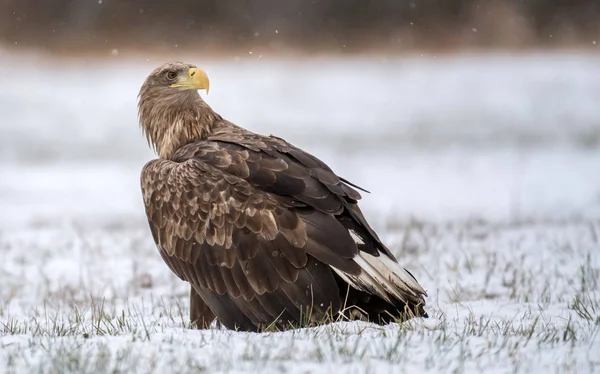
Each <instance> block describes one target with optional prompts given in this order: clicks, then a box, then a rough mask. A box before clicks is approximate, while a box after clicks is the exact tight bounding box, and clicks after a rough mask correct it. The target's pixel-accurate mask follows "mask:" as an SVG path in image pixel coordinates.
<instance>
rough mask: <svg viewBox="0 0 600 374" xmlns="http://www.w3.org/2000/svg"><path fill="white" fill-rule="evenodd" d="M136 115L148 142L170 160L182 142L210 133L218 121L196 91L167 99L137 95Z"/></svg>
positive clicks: (159, 153)
mask: <svg viewBox="0 0 600 374" xmlns="http://www.w3.org/2000/svg"><path fill="white" fill-rule="evenodd" d="M139 116H140V125H141V127H142V130H143V131H144V134H145V135H146V138H147V139H148V143H149V144H150V145H151V146H152V147H153V148H154V150H155V151H156V152H157V153H158V156H159V157H160V158H163V159H170V158H171V157H172V156H173V154H175V152H176V151H177V150H178V149H179V148H181V147H183V146H184V145H186V144H190V143H192V142H195V141H197V140H201V139H205V138H206V137H208V136H210V135H211V134H212V133H213V132H214V130H215V128H216V127H218V124H219V122H221V121H222V117H221V116H220V115H218V114H217V113H215V111H213V110H212V108H211V107H210V106H209V105H208V104H206V102H204V100H202V98H201V97H200V95H199V94H198V93H197V92H196V91H192V92H181V93H180V94H178V95H172V96H171V97H167V98H165V97H162V98H158V97H144V96H143V95H141V97H140V103H139Z"/></svg>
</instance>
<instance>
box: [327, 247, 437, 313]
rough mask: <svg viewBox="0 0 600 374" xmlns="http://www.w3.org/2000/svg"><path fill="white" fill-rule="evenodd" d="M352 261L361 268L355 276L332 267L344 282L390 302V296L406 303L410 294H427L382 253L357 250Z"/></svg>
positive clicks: (405, 272) (416, 295)
mask: <svg viewBox="0 0 600 374" xmlns="http://www.w3.org/2000/svg"><path fill="white" fill-rule="evenodd" d="M354 262H356V263H357V264H358V266H360V268H361V269H362V272H361V273H360V274H359V275H356V276H355V275H350V274H346V273H344V272H343V271H341V270H339V269H336V268H334V267H332V269H333V270H334V271H335V272H336V273H337V274H338V275H339V276H340V278H342V279H343V280H344V281H345V282H346V283H348V284H349V285H350V286H352V287H354V288H356V289H358V290H362V291H369V292H372V293H375V294H376V295H377V296H379V297H381V298H382V299H384V300H386V301H388V302H390V303H392V301H391V299H390V296H392V297H393V298H394V299H397V300H401V301H403V302H405V303H406V302H407V301H408V300H407V298H408V297H410V296H413V297H419V294H422V295H427V293H426V292H425V290H424V289H423V287H421V285H420V284H419V283H417V282H416V281H415V280H414V278H413V277H412V276H411V275H410V274H409V273H408V272H407V271H406V270H405V269H403V268H402V267H400V265H399V264H398V263H396V262H395V261H394V260H392V259H391V258H389V257H387V256H386V255H385V254H383V253H382V254H380V256H378V257H375V256H372V255H370V254H368V253H366V252H359V254H358V256H356V257H354Z"/></svg>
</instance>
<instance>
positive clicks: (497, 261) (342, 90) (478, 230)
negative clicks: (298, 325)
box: [0, 53, 600, 373]
mask: <svg viewBox="0 0 600 374" xmlns="http://www.w3.org/2000/svg"><path fill="white" fill-rule="evenodd" d="M186 60H188V61H198V65H199V66H201V67H202V68H204V69H205V70H206V71H207V72H208V74H209V76H210V78H211V93H210V95H209V97H208V98H207V100H208V101H209V102H210V103H211V105H213V107H214V108H216V109H217V110H218V111H219V112H220V113H221V114H223V115H224V116H225V117H226V118H228V119H230V120H233V121H235V122H237V123H238V124H240V125H243V126H245V127H248V128H251V129H252V130H254V131H257V132H261V133H273V134H276V135H278V136H282V137H285V138H286V139H288V140H290V141H292V142H293V143H295V144H297V145H299V146H301V147H303V148H304V149H306V150H309V151H310V152H312V153H313V154H315V155H318V156H319V157H320V158H321V159H323V160H324V161H326V162H327V163H328V164H330V165H331V166H332V167H333V168H334V170H335V171H336V172H338V173H339V174H340V175H343V176H344V177H346V178H348V179H350V180H351V181H353V182H355V183H356V184H358V185H360V186H362V187H364V188H366V189H368V190H370V191H371V194H367V193H363V202H362V203H361V206H362V207H363V210H364V211H365V214H366V216H367V218H368V219H369V220H370V221H371V222H372V224H373V226H374V227H375V228H376V229H377V231H378V232H379V233H380V235H381V237H382V239H383V240H384V241H385V242H386V243H388V245H389V246H390V248H391V250H392V251H393V252H394V253H396V254H397V255H398V257H399V258H400V261H401V263H402V265H403V266H405V267H406V268H408V269H409V270H410V271H411V272H412V273H413V274H414V275H415V276H416V277H417V279H419V281H420V283H421V284H422V285H423V286H424V287H425V288H426V289H427V291H428V294H429V297H428V299H427V303H428V308H427V310H428V312H429V314H430V316H431V318H429V319H426V320H413V321H410V322H408V323H405V324H403V325H397V324H392V325H389V326H383V327H380V326H376V325H371V324H366V323H358V322H339V323H335V324H333V325H326V326H321V327H317V328H310V329H302V330H297V331H288V332H283V333H275V332H271V333H264V334H252V333H240V332H233V331H226V330H221V329H219V328H217V327H216V326H215V327H213V328H212V329H210V330H205V331H198V330H190V329H187V328H186V327H187V326H188V314H187V313H188V312H187V308H188V300H187V291H188V288H187V287H186V285H185V284H183V283H182V282H181V281H179V280H178V279H177V278H176V277H175V276H174V275H172V274H171V272H170V271H169V270H168V268H167V267H166V266H165V265H164V263H163V262H162V260H161V259H160V257H159V256H158V254H157V252H156V249H155V248H154V245H153V242H152V239H151V237H150V234H149V230H148V228H147V223H146V221H145V217H144V213H143V207H142V202H141V194H140V189H139V172H140V170H141V167H142V166H143V164H144V163H145V162H146V161H147V160H149V159H150V158H151V157H153V155H152V153H151V152H150V150H148V147H147V144H146V143H145V140H144V139H143V138H142V136H141V134H140V131H139V128H138V125H137V118H136V102H135V99H136V94H137V90H138V88H139V86H140V84H141V82H142V80H143V79H144V77H145V76H146V75H147V74H148V72H149V71H150V70H151V69H152V68H154V67H155V65H158V64H159V62H152V61H150V62H146V59H145V58H143V59H142V58H140V59H139V61H138V60H135V59H132V60H111V61H112V62H110V63H108V62H102V63H99V62H93V63H92V62H85V63H83V62H77V61H70V62H67V63H65V64H64V65H61V64H59V63H58V62H56V61H52V60H50V61H36V59H35V58H31V57H28V58H25V57H22V56H21V57H19V56H14V55H10V56H9V55H3V54H1V53H0V79H1V80H2V82H3V88H2V89H1V90H0V111H1V112H2V117H3V120H2V121H1V122H0V213H1V214H0V261H1V262H0V372H4V371H6V372H42V373H53V372H94V373H102V372H143V373H147V372H157V373H162V372H195V371H200V370H205V371H207V372H211V373H213V372H226V373H243V372H265V373H279V372H288V373H308V372H326V371H336V372H340V373H371V372H372V373H388V372H389V373H402V372H418V371H430V372H458V373H461V372H465V373H473V372H481V371H486V372H492V373H506V372H523V373H536V372H540V373H547V372H578V373H588V372H600V358H599V357H598V355H597V352H598V351H599V350H600V338H599V337H598V334H599V332H600V256H598V253H599V252H598V251H600V241H599V239H598V237H599V235H600V173H598V171H597V170H598V165H600V152H599V151H598V149H599V148H598V146H599V143H598V141H599V140H600V137H599V136H598V135H599V134H600V106H598V105H597V102H596V98H597V97H599V94H600V56H598V55H588V54H576V53H570V54H567V53H562V54H559V53H556V54H530V55H519V56H510V55H498V54H488V55H461V56H454V57H440V56H437V57H436V58H435V59H428V58H426V57H410V58H409V57H407V58H403V59H388V60H385V59H381V58H374V57H373V58H345V59H343V60H339V59H325V58H321V59H312V60H303V61H284V60H275V59H269V58H266V57H263V58H261V59H260V60H251V59H232V60H225V61H216V60H209V61H207V62H206V63H202V62H201V61H202V60H201V59H197V58H196V59H193V60H192V59H189V58H186ZM116 61H119V62H116ZM42 63H43V64H42ZM9 64H10V66H11V68H10V69H8V66H9ZM315 131H323V132H324V134H323V135H322V136H321V135H320V136H319V137H318V138H315V137H313V135H314V133H315Z"/></svg>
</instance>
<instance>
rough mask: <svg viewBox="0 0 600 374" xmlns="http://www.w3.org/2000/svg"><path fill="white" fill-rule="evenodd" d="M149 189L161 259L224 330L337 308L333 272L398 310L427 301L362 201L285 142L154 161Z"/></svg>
mask: <svg viewBox="0 0 600 374" xmlns="http://www.w3.org/2000/svg"><path fill="white" fill-rule="evenodd" d="M141 182H142V191H143V197H144V203H145V207H146V213H147V216H148V220H149V223H150V227H151V231H152V234H153V238H154V240H155V241H156V243H157V246H158V248H159V251H160V253H161V256H162V257H163V259H164V260H165V262H166V263H167V264H168V266H169V267H170V269H171V270H172V271H173V272H174V273H176V274H177V275H178V276H179V277H180V278H181V279H183V280H186V281H188V282H189V283H190V284H191V285H192V287H193V288H194V290H196V292H197V293H198V295H200V296H201V297H202V299H203V300H204V301H205V302H206V304H207V305H208V307H209V308H211V310H212V311H213V312H214V313H215V315H217V317H218V318H219V319H220V320H221V321H222V322H223V323H224V324H225V325H226V326H227V327H230V328H235V327H242V328H244V329H249V328H250V326H249V325H248V321H250V322H251V323H252V324H253V326H254V327H255V328H256V327H258V326H264V325H268V324H269V323H270V322H271V321H272V320H273V319H275V318H279V319H281V320H282V321H281V324H282V326H283V325H285V324H286V323H288V322H296V323H297V322H298V318H300V316H301V315H307V314H310V315H311V316H312V318H313V319H314V318H321V317H323V316H324V315H325V313H326V311H327V309H328V308H333V309H332V310H334V311H336V310H340V308H341V302H342V300H341V292H340V289H339V288H338V286H337V280H336V278H335V277H334V272H335V273H337V274H338V275H339V276H340V278H341V279H343V280H345V281H346V282H347V283H348V284H350V285H352V286H353V287H355V288H356V289H359V290H364V291H366V292H368V293H372V294H375V295H378V296H380V297H381V298H382V299H384V300H388V301H390V302H392V303H393V300H391V299H392V298H395V299H398V300H402V301H405V300H407V299H410V300H411V301H415V300H416V302H421V301H422V295H423V294H424V290H423V289H422V288H421V287H420V286H419V285H418V283H416V281H413V280H414V278H411V279H409V278H407V277H406V274H405V273H403V272H401V270H403V269H401V268H400V267H399V266H397V263H396V260H395V258H394V257H393V256H392V255H391V253H389V250H388V249H387V248H386V247H385V246H384V245H383V244H382V243H381V241H380V240H379V238H378V237H377V235H376V234H375V233H374V231H373V230H372V229H371V228H370V227H369V225H368V223H367V222H366V219H365V218H364V216H363V215H362V213H361V212H360V210H359V209H358V206H357V205H356V201H357V200H359V199H360V194H359V193H358V192H357V191H356V190H354V189H353V188H352V187H351V186H350V184H349V183H347V182H346V181H345V180H343V179H341V178H339V177H338V176H337V175H335V174H334V173H333V172H332V171H331V169H329V168H328V167H327V165H325V164H324V163H323V162H321V161H320V160H318V159H317V158H315V157H314V156H312V155H310V154H308V153H306V152H303V151H301V150H299V149H297V148H295V147H293V146H290V145H289V144H287V143H285V142H284V141H282V140H280V139H278V138H274V137H269V138H266V137H262V138H261V137H248V136H240V135H236V134H233V135H223V134H221V135H220V136H219V137H215V138H214V139H210V140H208V141H201V142H196V143H193V144H190V145H187V146H185V147H182V148H181V149H180V150H179V151H178V152H177V153H176V154H175V156H174V158H173V160H154V161H151V162H150V163H148V164H147V165H146V166H145V167H144V169H143V171H142V181H141ZM362 253H364V254H365V255H366V256H370V257H365V256H363V255H361V254H362ZM378 256H385V259H382V260H379V259H378ZM399 271H400V274H397V273H398V272H399ZM406 273H407V274H409V273H408V272H406ZM399 290H400V291H399ZM405 293H408V294H410V297H406V296H405ZM231 308H234V309H235V310H229V309H231ZM225 309H227V310H225ZM242 316H243V317H242Z"/></svg>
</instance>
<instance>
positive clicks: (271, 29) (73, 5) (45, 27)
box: [0, 0, 600, 51]
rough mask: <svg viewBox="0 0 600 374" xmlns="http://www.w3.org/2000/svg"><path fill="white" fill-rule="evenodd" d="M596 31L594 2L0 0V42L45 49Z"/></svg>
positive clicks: (492, 43) (588, 38) (430, 43)
mask: <svg viewBox="0 0 600 374" xmlns="http://www.w3.org/2000/svg"><path fill="white" fill-rule="evenodd" d="M599 34H600V1H599V0H492V1H481V0H479V1H478V0H420V1H419V0H412V1H407V0H380V1H368V0H328V1H324V0H312V1H311V0H286V1H284V0H279V1H277V0H242V1H235V0H196V1H194V0H179V1H176V0H171V1H166V0H122V1H118V0H0V40H2V41H4V43H5V44H7V45H16V46H21V47H43V48H48V49H50V50H55V49H61V50H72V51H76V50H96V49H107V48H116V47H128V48H135V49H140V50H145V49H169V48H173V47H174V46H175V45H177V46H178V47H180V48H197V47H202V48H206V47H212V48H214V49H227V48H232V47H233V48H236V47H242V48H256V47H264V48H270V49H278V50H285V49H292V50H333V51H343V50H351V51H352V50H357V49H359V50H360V49H364V48H388V49H392V50H398V51H402V50H410V49H415V48H416V49H421V48H455V47H462V46H469V47H471V46H475V47H477V46H483V47H496V46H506V47H523V46H531V45H556V44H562V45H564V44H571V43H575V42H589V43H590V44H591V43H592V41H593V40H598V36H599ZM598 42H600V40H598Z"/></svg>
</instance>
